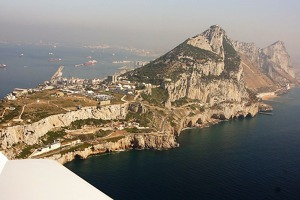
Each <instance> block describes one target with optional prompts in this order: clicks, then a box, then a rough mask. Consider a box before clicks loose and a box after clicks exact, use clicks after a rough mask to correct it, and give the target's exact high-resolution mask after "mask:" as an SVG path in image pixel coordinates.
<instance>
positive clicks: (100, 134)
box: [95, 130, 112, 137]
mask: <svg viewBox="0 0 300 200" xmlns="http://www.w3.org/2000/svg"><path fill="white" fill-rule="evenodd" d="M111 133H112V130H98V131H97V132H96V133H95V134H96V136H97V137H106V136H108V135H109V134H111Z"/></svg>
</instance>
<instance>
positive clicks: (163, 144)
mask: <svg viewBox="0 0 300 200" xmlns="http://www.w3.org/2000/svg"><path fill="white" fill-rule="evenodd" d="M178 146H179V145H178V143H177V142H176V138H175V136H174V135H166V134H157V133H155V134H154V133H153V134H150V133H147V134H132V135H129V136H126V137H125V138H122V139H120V140H119V141H117V142H108V143H103V144H96V145H94V146H92V147H88V148H86V149H84V150H82V151H74V152H69V153H66V154H64V155H61V154H56V155H53V156H51V157H50V159H53V160H57V161H58V162H60V163H62V164H64V163H66V162H69V161H72V160H73V159H74V158H75V157H76V156H79V157H81V158H83V159H85V158H87V157H88V156H90V155H93V154H99V153H105V152H112V151H122V150H129V149H160V150H163V149H170V148H175V147H178Z"/></svg>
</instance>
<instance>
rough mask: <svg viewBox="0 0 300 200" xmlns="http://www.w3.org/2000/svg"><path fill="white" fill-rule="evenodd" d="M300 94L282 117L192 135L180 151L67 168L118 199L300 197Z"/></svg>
mask: <svg viewBox="0 0 300 200" xmlns="http://www.w3.org/2000/svg"><path fill="white" fill-rule="evenodd" d="M299 99H300V89H294V90H293V91H291V92H290V93H289V94H287V95H284V96H282V97H280V98H277V99H274V101H271V102H270V103H271V104H272V105H273V106H274V115H273V116H266V115H258V116H256V117H255V118H252V119H244V120H234V121H228V122H223V123H221V124H218V125H215V126H212V127H209V128H204V129H194V130H190V131H185V132H184V133H182V134H181V135H180V137H179V143H180V147H179V148H176V149H172V150H168V151H154V150H145V151H134V150H133V151H128V152H121V153H111V154H106V155H99V156H92V157H90V158H88V159H86V160H79V159H77V160H74V161H72V162H70V163H67V164H66V165H65V166H66V167H67V168H69V169H70V170H72V171H73V172H75V173H76V174H78V175H79V176H81V177H82V178H84V179H85V180H87V181H88V182H89V183H91V184H92V185H94V186H95V187H97V188H99V189H100V190H101V191H103V192H104V193H106V194H108V195H109V196H111V197H112V198H114V199H208V200H220V199H242V200H247V199H249V200H250V199H251V200H253V199H255V200H257V199H270V200H273V199H278V200H279V199H280V200H282V199H289V200H293V199H295V200H299V199H300V117H299V115H300V101H299Z"/></svg>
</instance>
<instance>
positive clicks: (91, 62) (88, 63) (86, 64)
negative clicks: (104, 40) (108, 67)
mask: <svg viewBox="0 0 300 200" xmlns="http://www.w3.org/2000/svg"><path fill="white" fill-rule="evenodd" d="M97 62H98V61H97V60H89V61H88V62H85V63H83V65H84V66H90V65H95V64H96V63H97Z"/></svg>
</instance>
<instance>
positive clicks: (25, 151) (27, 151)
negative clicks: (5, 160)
mask: <svg viewBox="0 0 300 200" xmlns="http://www.w3.org/2000/svg"><path fill="white" fill-rule="evenodd" d="M38 147H39V145H37V144H34V145H28V146H26V147H25V148H24V149H23V150H22V151H21V153H20V154H19V155H17V156H16V158H27V157H28V156H30V154H32V153H33V151H34V150H35V149H36V148H38Z"/></svg>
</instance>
